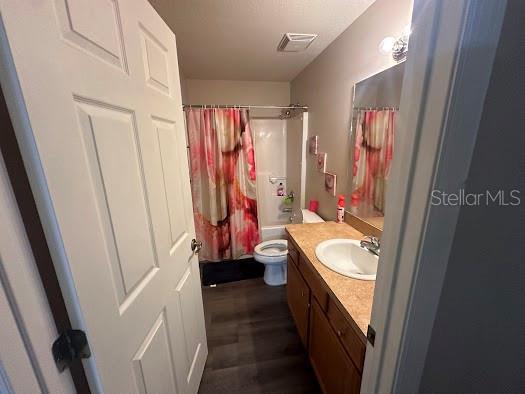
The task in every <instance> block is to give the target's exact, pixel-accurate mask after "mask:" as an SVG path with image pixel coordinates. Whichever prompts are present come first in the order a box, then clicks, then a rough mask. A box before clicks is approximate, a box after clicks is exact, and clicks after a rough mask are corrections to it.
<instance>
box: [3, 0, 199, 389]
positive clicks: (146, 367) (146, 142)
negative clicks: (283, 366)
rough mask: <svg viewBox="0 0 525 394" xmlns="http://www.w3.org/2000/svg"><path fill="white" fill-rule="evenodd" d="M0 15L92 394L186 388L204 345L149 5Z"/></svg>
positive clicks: (166, 51)
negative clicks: (83, 336) (83, 338)
mask: <svg viewBox="0 0 525 394" xmlns="http://www.w3.org/2000/svg"><path fill="white" fill-rule="evenodd" d="M0 8H1V18H2V22H3V24H4V28H5V34H6V36H7V40H8V43H9V47H10V55H11V56H13V63H14V71H15V72H16V77H17V80H16V82H15V83H13V86H16V87H17V88H19V89H20V91H19V92H20V93H21V95H22V96H23V102H24V103H25V108H22V109H20V111H21V112H23V111H27V118H28V119H27V120H28V123H27V125H26V127H21V128H19V129H17V130H16V132H17V136H18V138H19V141H20V143H21V146H22V151H23V154H24V155H30V154H31V153H30V150H31V149H36V151H37V153H38V160H39V161H38V162H37V163H36V164H35V165H36V166H38V171H41V172H42V173H43V175H44V178H45V179H44V181H45V187H46V190H47V191H48V193H49V194H48V195H44V196H40V195H37V198H41V199H44V200H45V201H50V205H49V206H50V207H51V208H52V209H50V210H48V211H45V210H43V211H42V212H40V213H41V215H47V216H48V217H51V218H52V219H51V220H52V221H53V222H56V224H57V226H58V232H56V233H54V235H55V238H53V237H51V238H50V239H51V240H53V242H54V243H52V244H51V248H52V249H55V250H59V251H60V253H58V254H57V255H58V256H60V258H59V261H58V262H57V264H58V266H59V267H62V270H63V271H62V272H61V273H60V275H59V277H60V278H61V281H62V283H61V284H62V285H63V286H64V289H69V291H70V294H69V296H71V297H72V299H75V298H77V299H78V300H79V304H80V305H79V307H78V309H75V308H72V306H71V305H69V308H70V313H71V314H72V319H73V322H74V324H75V326H76V328H82V329H84V330H85V331H86V333H87V335H88V338H89V342H90V346H91V349H92V353H93V359H92V364H90V365H92V366H94V368H92V369H89V370H88V375H89V376H90V383H91V385H92V387H91V388H92V391H93V392H97V391H104V392H105V393H140V392H145V391H147V392H155V393H156V392H159V393H170V392H178V393H192V392H196V391H197V389H198V384H199V381H200V377H201V374H202V370H203V368H204V362H205V359H206V356H207V345H206V333H205V328H204V316H203V308H202V296H201V291H200V280H199V273H198V261H197V258H196V256H195V255H194V254H193V252H192V251H191V248H190V244H191V239H192V238H194V236H195V229H194V224H193V218H192V211H193V210H192V205H191V193H190V183H189V171H188V162H187V158H186V144H185V131H184V120H183V114H182V103H181V97H180V83H179V78H178V72H179V71H178V62H177V52H176V45H175V37H174V35H173V33H172V32H171V31H170V30H169V28H168V27H167V26H166V25H165V23H164V22H163V21H162V19H161V18H160V17H159V16H158V15H157V14H156V12H155V11H154V10H153V8H152V7H151V6H150V5H149V3H148V2H147V1H146V0H135V1H117V0H96V1H95V0H94V1H85V0H40V1H38V2H13V1H11V0H0ZM21 20H23V21H24V23H20V21H21ZM0 34H3V33H1V32H0ZM35 37H38V40H35ZM30 157H31V159H32V160H33V162H34V156H30ZM68 278H70V280H71V281H70V282H68ZM66 297H68V295H67V294H66ZM93 377H96V379H94V378H93ZM97 380H98V382H97Z"/></svg>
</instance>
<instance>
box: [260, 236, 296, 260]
mask: <svg viewBox="0 0 525 394" xmlns="http://www.w3.org/2000/svg"><path fill="white" fill-rule="evenodd" d="M254 252H255V253H257V254H258V255H260V256H267V257H285V256H286V255H287V254H288V241H287V240H286V239H272V240H270V241H264V242H261V243H260V244H258V245H257V246H256V247H255V249H254Z"/></svg>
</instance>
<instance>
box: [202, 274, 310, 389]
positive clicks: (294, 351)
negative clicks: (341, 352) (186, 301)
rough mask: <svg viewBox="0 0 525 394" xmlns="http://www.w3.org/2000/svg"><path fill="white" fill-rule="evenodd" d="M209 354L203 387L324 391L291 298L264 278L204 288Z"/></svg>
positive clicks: (280, 287) (283, 288)
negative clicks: (304, 344)
mask: <svg viewBox="0 0 525 394" xmlns="http://www.w3.org/2000/svg"><path fill="white" fill-rule="evenodd" d="M203 297H204V313H205V315H206V332H207V335H208V348H209V355H208V361H207V362H206V367H205V369H204V375H203V377H202V382H201V386H200V389H199V393H201V394H208V393H210V394H222V393H228V394H235V393H243V394H252V393H253V394H256V393H272V394H274V393H275V394H277V393H283V394H284V393H319V392H320V389H319V386H318V385H317V381H316V379H315V376H314V373H313V370H312V369H311V367H310V364H309V362H308V358H307V357H308V356H307V354H306V352H305V350H304V349H303V347H302V345H301V342H300V339H299V336H298V334H297V331H296V329H295V326H294V323H293V320H292V317H291V316H290V312H289V310H288V306H287V304H286V288H285V287H284V286H278V287H270V286H267V285H265V284H264V282H263V280H262V278H258V279H250V280H243V281H240V282H233V283H227V284H222V285H217V287H205V288H203Z"/></svg>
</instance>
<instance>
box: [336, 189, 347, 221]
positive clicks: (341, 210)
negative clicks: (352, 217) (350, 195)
mask: <svg viewBox="0 0 525 394" xmlns="http://www.w3.org/2000/svg"><path fill="white" fill-rule="evenodd" d="M344 221H345V196H344V195H342V194H340V195H339V201H338V202H337V219H336V222H337V223H343V222H344Z"/></svg>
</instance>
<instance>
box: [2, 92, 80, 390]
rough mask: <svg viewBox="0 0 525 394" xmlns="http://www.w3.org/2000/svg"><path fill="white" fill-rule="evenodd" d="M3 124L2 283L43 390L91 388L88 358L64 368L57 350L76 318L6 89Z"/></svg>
mask: <svg viewBox="0 0 525 394" xmlns="http://www.w3.org/2000/svg"><path fill="white" fill-rule="evenodd" d="M0 125H1V126H2V133H0V216H1V219H0V221H1V222H2V223H1V224H2V226H4V229H8V230H7V231H2V232H0V284H1V287H2V288H3V291H4V292H5V296H6V297H7V302H8V303H9V306H10V309H11V311H12V313H13V316H14V319H15V323H16V326H17V330H18V332H19V335H20V337H21V338H22V341H23V345H24V347H25V350H26V352H27V356H28V357H29V360H30V362H31V365H32V368H33V372H34V374H35V377H36V380H37V382H38V385H39V387H40V390H41V391H42V392H55V391H56V392H62V393H65V392H73V391H76V392H78V393H89V392H90V391H89V387H88V385H87V380H86V377H85V374H84V369H83V367H82V364H81V363H80V362H79V361H76V362H74V363H73V365H71V367H70V369H69V370H68V371H64V372H63V373H62V374H61V373H60V372H59V371H58V370H57V368H56V365H55V363H54V360H53V356H52V354H51V343H52V341H53V340H54V339H55V338H56V337H57V336H58V333H60V332H62V331H64V330H67V329H69V328H71V323H70V321H69V317H68V315H67V312H66V308H65V305H64V300H63V299H62V293H61V292H60V287H59V284H58V280H57V278H56V274H55V271H54V268H53V263H52V261H51V257H50V255H49V248H48V246H47V243H46V240H45V237H44V233H43V231H42V226H41V222H40V218H39V216H38V213H37V210H36V205H35V201H34V199H33V195H32V193H31V188H30V185H29V180H28V178H27V174H26V171H25V169H24V164H23V162H22V158H21V156H20V150H19V149H18V144H17V141H16V137H15V134H14V130H13V125H12V122H11V118H10V116H9V113H8V110H7V105H6V102H5V97H4V94H3V92H2V90H1V89H0ZM9 356H12V355H9ZM9 356H8V358H9ZM0 375H1V374H0ZM8 378H9V377H8V376H7V377H6V376H3V377H2V376H0V392H3V391H2V388H4V389H5V390H7V391H6V392H10V391H9V390H10V388H9V387H6V385H7V386H9V382H7V381H6V379H8ZM2 383H3V384H4V385H3V384H2Z"/></svg>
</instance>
